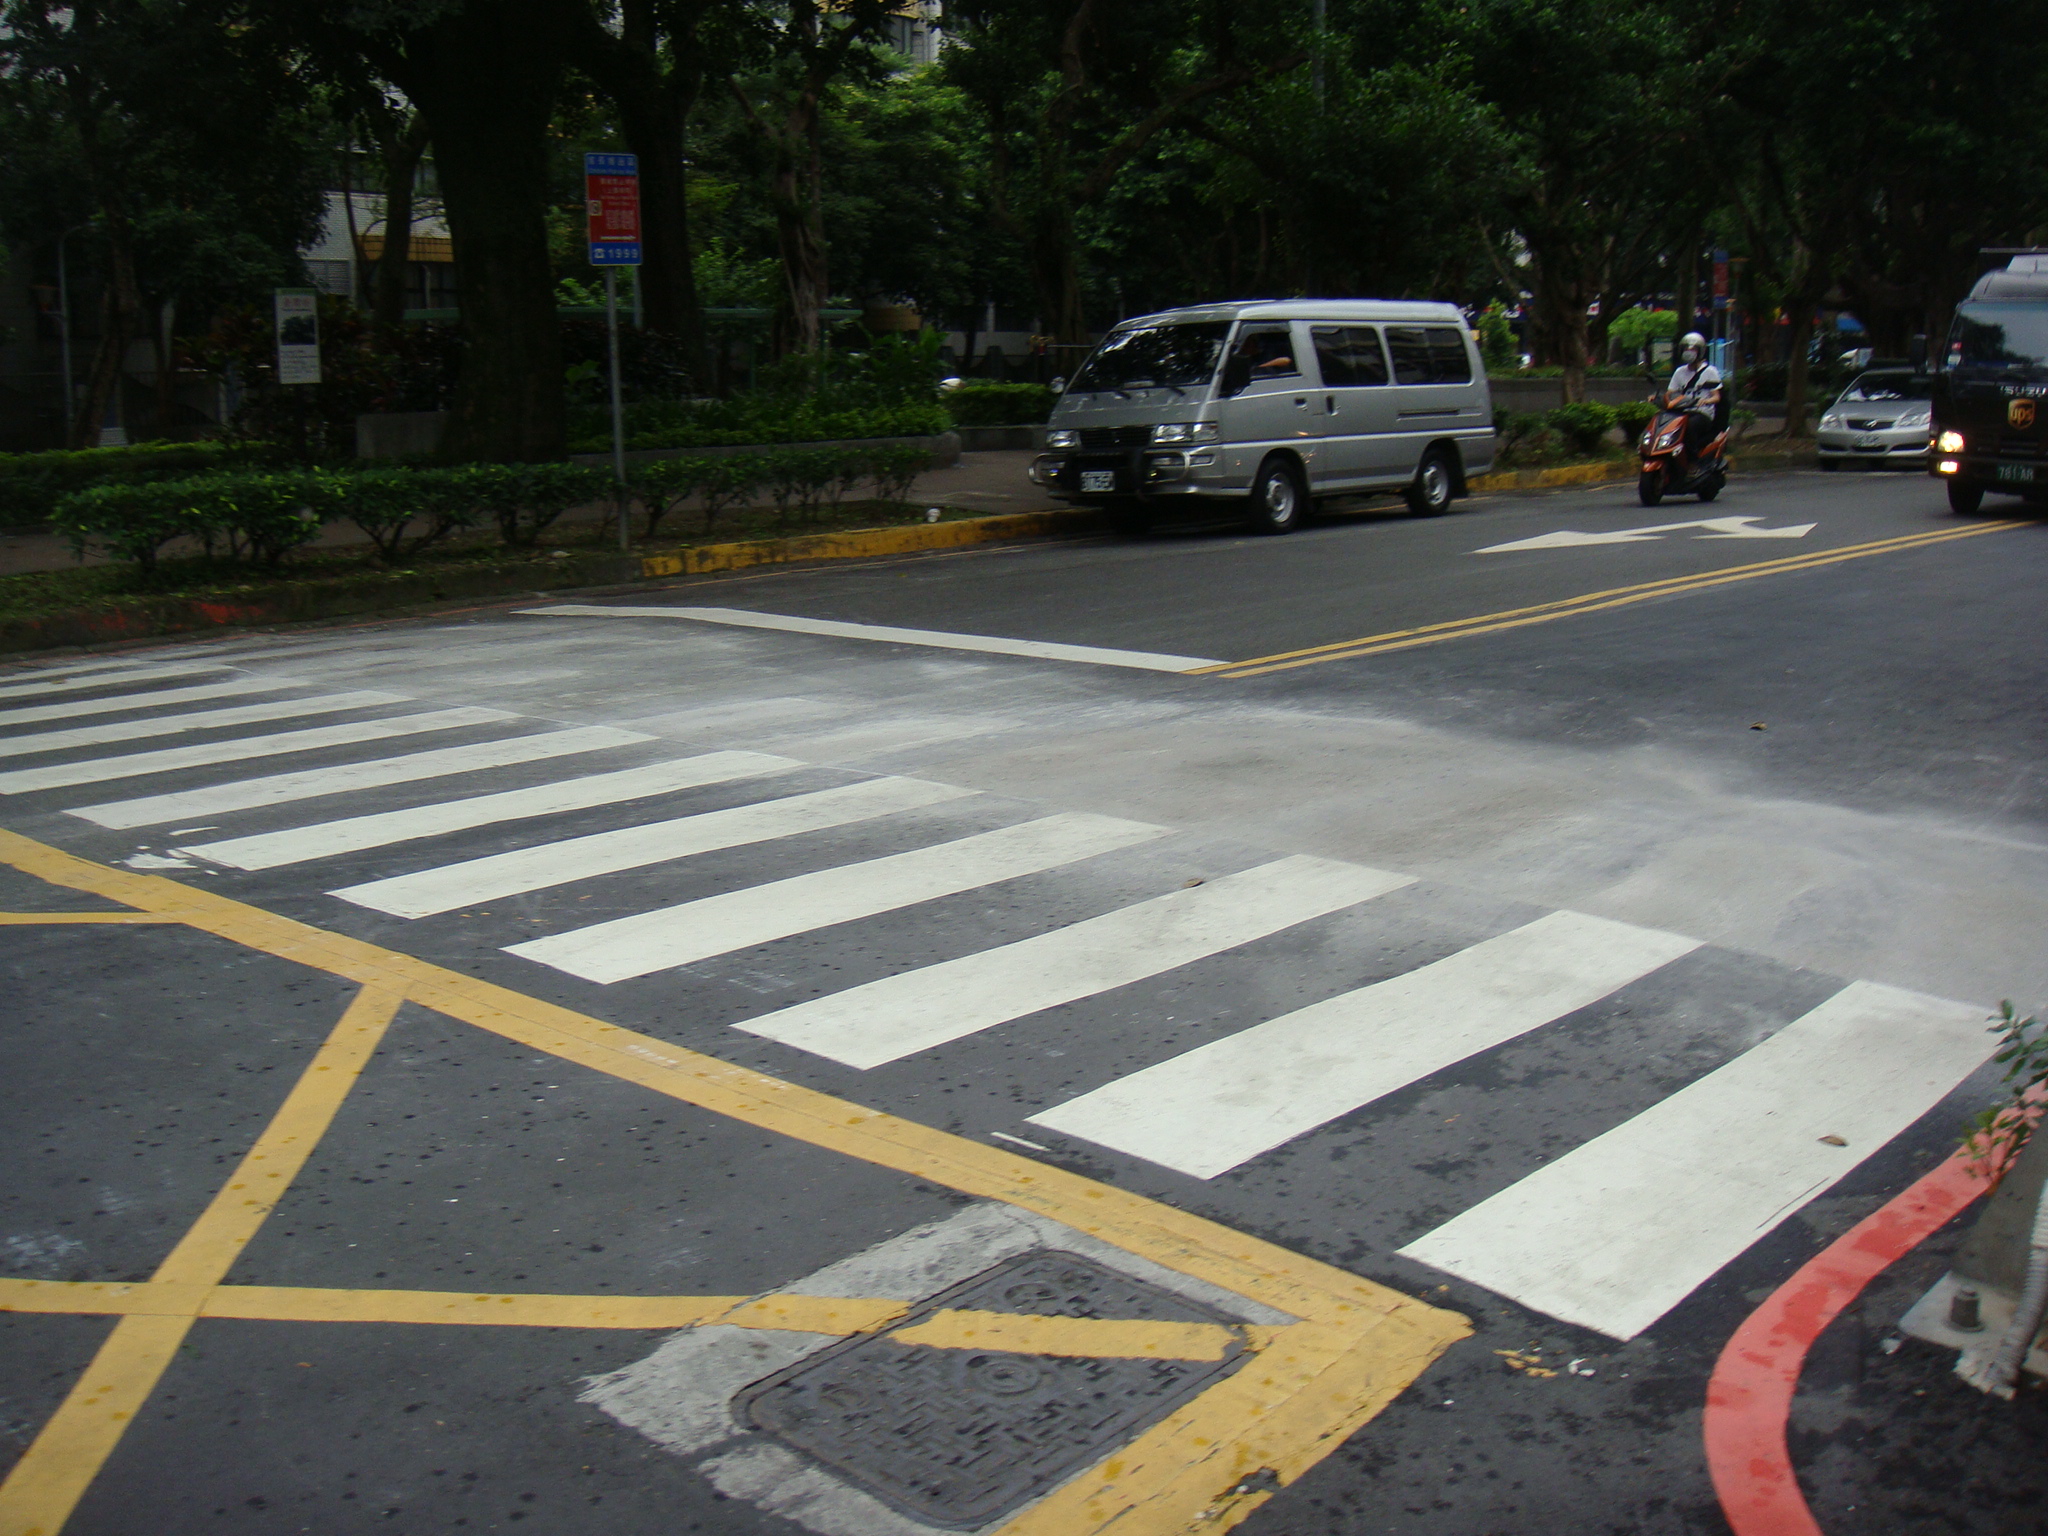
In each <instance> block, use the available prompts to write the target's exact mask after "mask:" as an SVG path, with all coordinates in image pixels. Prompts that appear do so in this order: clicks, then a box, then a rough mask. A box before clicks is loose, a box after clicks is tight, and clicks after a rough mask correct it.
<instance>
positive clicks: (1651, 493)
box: [1636, 470, 1664, 507]
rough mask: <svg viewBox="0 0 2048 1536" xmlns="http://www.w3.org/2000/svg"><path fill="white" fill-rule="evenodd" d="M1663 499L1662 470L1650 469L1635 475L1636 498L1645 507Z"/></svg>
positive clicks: (1652, 505) (1654, 504)
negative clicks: (1642, 473) (1645, 472)
mask: <svg viewBox="0 0 2048 1536" xmlns="http://www.w3.org/2000/svg"><path fill="white" fill-rule="evenodd" d="M1663 499H1664V475H1663V473H1662V471H1659V470H1651V471H1650V472H1649V473H1648V474H1644V475H1639V476H1637V477H1636V500H1637V501H1640V502H1641V503H1642V504H1643V505H1644V506H1646V507H1654V506H1656V505H1657V503H1658V502H1660V501H1662V500H1663Z"/></svg>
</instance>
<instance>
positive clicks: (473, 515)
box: [327, 468, 484, 565]
mask: <svg viewBox="0 0 2048 1536" xmlns="http://www.w3.org/2000/svg"><path fill="white" fill-rule="evenodd" d="M327 479H328V481H329V483H330V484H331V485H332V486H333V491H332V500H331V503H330V505H331V506H332V507H333V509H334V511H335V512H336V514H338V515H339V516H342V517H346V518H347V519H348V520H349V521H350V522H352V523H354V524H355V525H356V526H357V527H358V528H360V529H362V531H363V532H364V533H366V534H368V535H369V537H370V542H371V543H372V544H374V545H376V546H377V553H378V554H379V555H381V556H382V557H383V558H384V560H385V562H386V563H387V564H391V565H396V564H397V563H399V562H400V561H401V560H405V559H409V558H411V557H413V556H415V555H417V554H419V553H420V551H422V550H424V549H427V548H429V547H431V546H432V545H435V544H438V543H440V542H441V541H442V540H443V539H445V538H447V537H448V536H449V535H450V534H452V533H455V532H457V531H459V530H463V529H468V528H474V527H475V526H476V525H477V524H478V523H479V522H481V521H482V519H483V516H484V509H483V507H482V506H481V505H480V503H479V501H478V499H477V495H476V484H477V482H476V477H475V476H474V475H472V474H471V473H470V472H469V471H468V470H467V469H464V468H452V469H424V468H421V469H414V468H405V469H365V470H357V471H355V472H354V473H350V474H333V475H330V476H328V477H327ZM408 534H410V535H411V537H410V538H409V539H408V537H407V535H408Z"/></svg>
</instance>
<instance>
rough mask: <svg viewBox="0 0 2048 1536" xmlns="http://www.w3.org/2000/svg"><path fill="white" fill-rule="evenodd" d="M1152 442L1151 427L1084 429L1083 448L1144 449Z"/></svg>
mask: <svg viewBox="0 0 2048 1536" xmlns="http://www.w3.org/2000/svg"><path fill="white" fill-rule="evenodd" d="M1151 441H1152V429H1151V428H1150V427H1083V428H1082V429H1081V446H1082V447H1083V448H1088V449H1094V450H1098V451H1099V450H1101V449H1104V448H1142V447H1144V446H1145V444H1147V443H1149V442H1151Z"/></svg>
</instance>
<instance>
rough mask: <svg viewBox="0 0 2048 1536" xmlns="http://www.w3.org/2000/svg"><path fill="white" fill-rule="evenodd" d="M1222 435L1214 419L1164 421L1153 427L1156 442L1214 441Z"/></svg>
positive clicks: (1153, 439) (1153, 436)
mask: <svg viewBox="0 0 2048 1536" xmlns="http://www.w3.org/2000/svg"><path fill="white" fill-rule="evenodd" d="M1220 435H1221V429H1220V428H1219V427H1218V426H1217V425H1216V423H1215V422H1213V421H1163V422H1161V423H1160V424H1159V425H1158V426H1156V427H1154V428H1153V429H1152V441H1153V442H1155V443H1213V442H1215V441H1216V439H1217V438H1218V437H1219V436H1220Z"/></svg>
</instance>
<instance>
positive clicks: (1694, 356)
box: [1678, 331, 1707, 363]
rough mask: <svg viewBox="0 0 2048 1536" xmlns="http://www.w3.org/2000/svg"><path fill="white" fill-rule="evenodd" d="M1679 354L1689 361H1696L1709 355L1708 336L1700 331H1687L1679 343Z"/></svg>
mask: <svg viewBox="0 0 2048 1536" xmlns="http://www.w3.org/2000/svg"><path fill="white" fill-rule="evenodd" d="M1678 355H1679V357H1681V358H1682V359H1684V360H1685V361H1686V362H1688V363H1696V362H1698V361H1699V360H1700V359H1701V358H1703V357H1705V356H1706V355H1707V338H1706V337H1704V336H1702V335H1701V334H1700V333H1699V332H1698V331H1687V332H1686V333H1685V336H1684V338H1683V339H1682V340H1681V341H1680V342H1679V343H1678Z"/></svg>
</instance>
